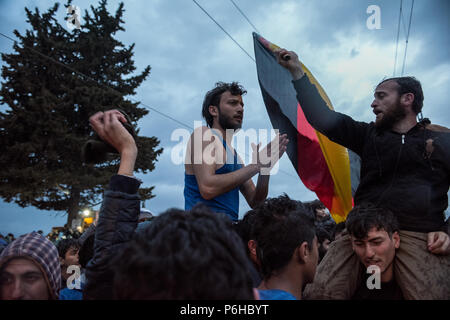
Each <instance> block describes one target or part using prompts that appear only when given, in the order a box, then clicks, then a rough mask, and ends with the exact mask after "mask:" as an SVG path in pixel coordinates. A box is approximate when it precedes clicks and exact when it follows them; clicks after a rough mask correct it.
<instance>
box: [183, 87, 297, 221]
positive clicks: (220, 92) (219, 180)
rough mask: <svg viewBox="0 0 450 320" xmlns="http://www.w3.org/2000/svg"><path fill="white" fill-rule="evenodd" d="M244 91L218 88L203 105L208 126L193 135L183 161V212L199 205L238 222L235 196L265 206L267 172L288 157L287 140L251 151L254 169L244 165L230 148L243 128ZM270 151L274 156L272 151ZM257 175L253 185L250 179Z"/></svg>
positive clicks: (280, 136)
mask: <svg viewBox="0 0 450 320" xmlns="http://www.w3.org/2000/svg"><path fill="white" fill-rule="evenodd" d="M246 92H247V91H246V90H245V89H244V88H243V87H242V86H241V85H239V84H238V83H237V82H232V83H224V82H218V83H216V86H215V87H214V88H213V89H212V90H210V91H208V93H207V94H206V96H205V99H204V101H203V107H202V115H203V117H204V118H205V120H206V123H207V126H202V127H199V128H196V129H195V130H194V132H193V133H192V135H191V137H190V139H189V142H188V146H187V152H186V160H185V186H184V198H185V209H186V210H189V209H190V208H192V207H193V206H194V205H195V204H197V203H199V202H202V203H204V204H206V205H207V206H208V207H210V208H211V209H212V210H213V211H215V212H223V213H225V214H227V215H228V216H229V217H230V218H231V219H232V220H233V221H237V220H238V218H239V191H240V192H241V193H242V195H243V196H244V197H245V199H246V201H247V202H248V204H249V205H250V207H251V208H254V207H255V206H256V205H257V204H258V203H261V202H262V201H264V200H265V199H266V197H267V193H268V187H269V174H268V171H270V168H271V167H273V166H274V165H275V163H276V162H277V161H278V159H279V158H280V157H281V156H282V155H283V153H284V152H285V151H286V146H287V143H288V139H287V135H286V134H283V135H278V136H277V137H275V139H274V140H273V141H272V142H270V143H269V144H268V145H267V146H266V147H265V148H264V149H263V150H261V151H260V150H259V146H258V147H256V146H255V145H252V147H253V157H252V159H253V160H252V163H250V164H248V165H244V164H243V162H242V159H240V157H239V156H238V155H237V153H236V151H235V150H234V149H233V147H232V146H231V140H232V138H233V135H234V134H235V133H236V132H237V131H238V130H239V129H240V128H241V127H242V121H243V119H244V102H243V100H242V96H243V95H244V94H245V93H246ZM272 149H273V150H272ZM256 174H259V176H258V181H257V183H256V186H255V184H254V183H253V181H252V179H251V178H252V177H253V176H255V175H256Z"/></svg>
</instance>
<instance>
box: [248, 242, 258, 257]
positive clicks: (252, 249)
mask: <svg viewBox="0 0 450 320" xmlns="http://www.w3.org/2000/svg"><path fill="white" fill-rule="evenodd" d="M256 246H257V244H256V241H255V240H252V239H250V240H248V242H247V247H248V251H250V254H251V255H252V256H255V257H256V256H257V255H256Z"/></svg>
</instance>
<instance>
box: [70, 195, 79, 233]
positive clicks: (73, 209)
mask: <svg viewBox="0 0 450 320" xmlns="http://www.w3.org/2000/svg"><path fill="white" fill-rule="evenodd" d="M79 203H80V189H79V188H77V187H72V190H71V191H70V203H69V210H68V215H67V227H68V228H69V229H72V221H73V220H75V219H77V218H78V217H79V211H80V206H79Z"/></svg>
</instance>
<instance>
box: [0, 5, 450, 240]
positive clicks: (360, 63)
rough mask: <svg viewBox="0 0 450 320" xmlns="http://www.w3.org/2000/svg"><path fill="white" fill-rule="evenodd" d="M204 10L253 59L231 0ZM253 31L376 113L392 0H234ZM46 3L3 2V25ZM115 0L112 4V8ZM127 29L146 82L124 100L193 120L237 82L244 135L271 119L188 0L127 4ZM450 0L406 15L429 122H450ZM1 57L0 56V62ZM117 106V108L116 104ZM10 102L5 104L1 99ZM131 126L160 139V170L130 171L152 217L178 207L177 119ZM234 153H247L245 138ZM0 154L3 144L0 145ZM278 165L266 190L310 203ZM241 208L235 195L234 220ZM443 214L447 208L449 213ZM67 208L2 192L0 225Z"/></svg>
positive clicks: (239, 55)
mask: <svg viewBox="0 0 450 320" xmlns="http://www.w3.org/2000/svg"><path fill="white" fill-rule="evenodd" d="M197 2H198V4H200V5H201V6H202V7H203V8H204V9H205V10H206V11H208V13H209V14H210V15H211V16H212V17H213V18H214V19H216V21H217V22H218V23H219V24H220V25H221V26H222V27H223V28H224V29H225V30H226V31H227V32H228V33H229V34H231V35H232V37H233V38H234V39H235V40H236V41H237V42H238V43H239V44H240V45H241V46H242V47H243V48H244V49H245V50H246V51H247V52H248V53H249V54H250V55H251V56H252V57H254V51H253V38H252V32H253V31H255V30H254V29H253V27H252V26H251V25H250V24H249V23H248V22H247V21H246V20H245V18H244V17H243V16H242V15H241V13H240V12H239V11H238V10H237V9H236V8H235V6H234V5H233V3H232V2H231V1H229V0H209V1H207V0H197ZM234 2H235V3H236V4H237V5H238V6H239V8H240V9H241V10H242V11H243V12H244V13H245V14H246V16H247V17H248V18H249V19H250V21H251V22H252V23H253V25H254V26H255V27H256V28H257V30H258V31H259V32H258V33H259V34H260V35H262V36H263V37H265V38H266V39H267V40H269V41H271V42H273V43H275V44H277V45H279V46H281V47H284V48H287V49H289V50H294V51H296V52H297V53H298V55H299V57H300V59H301V60H302V62H303V63H304V64H305V65H306V66H307V67H308V68H309V69H310V70H311V72H312V73H313V74H314V76H315V77H316V79H317V80H318V81H319V82H320V83H321V85H322V87H323V88H324V89H325V90H326V92H327V94H328V96H329V97H330V99H331V102H332V104H333V106H334V109H335V110H337V111H339V112H343V113H346V114H348V115H350V116H351V117H353V118H354V119H356V120H359V121H367V122H370V121H373V120H374V118H375V116H374V114H373V113H372V108H371V107H370V104H371V102H372V100H373V90H374V88H375V86H376V85H377V84H378V83H379V82H380V81H381V80H382V79H383V78H385V77H391V76H393V72H394V64H395V62H394V58H395V52H396V43H397V42H396V39H397V24H398V16H399V8H400V0H386V1H376V0H339V1H338V0H314V1H313V0H295V1H294V0H278V1H270V0H258V1H255V0H234ZM91 3H95V4H96V2H93V1H82V0H74V1H73V5H76V6H79V7H80V9H81V11H82V12H83V15H84V10H90V7H89V6H90V4H91ZM411 3H412V0H404V1H403V18H404V19H403V22H402V24H401V28H400V37H399V42H398V54H397V63H396V66H397V67H396V71H397V72H396V74H395V75H396V76H400V74H401V69H402V65H403V58H404V53H405V38H406V32H407V29H408V23H409V16H410V10H411ZM53 4H54V1H7V0H0V21H1V22H0V24H1V26H0V32H2V33H4V34H6V35H8V36H10V37H12V38H15V36H14V34H13V30H14V29H17V30H18V31H19V32H20V33H21V34H23V33H24V31H25V30H27V29H30V26H29V25H28V24H27V23H26V15H25V10H24V7H28V8H29V9H31V10H34V8H35V7H38V8H39V10H40V11H41V13H43V12H45V11H47V9H49V8H50V7H51V6H52V5H53ZM64 4H65V2H60V8H59V11H58V13H57V19H58V21H59V22H60V23H61V24H62V25H63V26H66V21H65V20H64V17H65V16H66V12H65V10H66V9H65V7H64ZM118 4H119V2H118V1H109V2H108V8H109V10H110V12H111V13H114V12H115V11H116V9H117V8H118ZM370 5H376V6H378V7H379V8H380V13H381V16H380V17H381V19H380V22H381V25H380V26H381V28H380V29H369V28H368V27H367V24H366V21H367V19H368V18H369V17H370V16H371V14H372V13H367V12H366V10H367V8H368V7H369V6H370ZM123 20H124V21H125V24H124V25H123V26H124V28H125V31H124V32H120V33H118V34H116V37H117V38H118V39H119V40H120V41H122V42H123V43H124V44H125V45H126V46H127V45H130V44H132V43H135V49H134V58H135V64H136V67H137V72H141V71H142V70H143V69H144V68H145V66H147V65H150V66H151V68H152V69H151V73H150V76H149V77H148V78H147V80H146V81H145V82H144V83H143V84H142V85H141V86H140V87H139V88H138V89H137V94H136V95H135V96H134V97H132V98H133V99H134V100H137V101H141V102H143V103H145V104H146V105H148V106H151V107H152V108H155V109H157V110H159V111H160V112H163V113H164V114H166V115H168V116H170V117H173V118H175V119H177V120H178V121H181V122H183V123H185V124H186V125H188V126H190V127H194V121H202V117H201V105H202V101H203V98H204V95H205V93H206V92H207V91H208V90H210V89H211V88H212V87H213V86H214V84H215V82H217V81H226V82H230V81H239V82H240V83H241V84H242V85H243V86H244V87H245V88H246V89H247V91H248V93H247V95H245V96H244V97H243V98H244V103H245V108H244V121H243V127H242V129H243V131H245V130H248V129H251V128H253V129H256V130H258V129H267V130H270V129H271V128H272V127H271V124H270V121H269V117H268V115H267V112H266V110H265V107H264V102H263V99H262V96H261V90H260V88H259V84H258V80H257V74H256V66H255V63H254V61H252V59H251V58H249V57H248V56H247V54H246V53H244V52H243V51H242V50H241V49H240V48H239V47H238V46H237V45H236V44H235V43H234V42H233V41H232V40H231V39H230V38H229V37H228V36H227V35H226V34H225V33H224V32H223V31H222V30H221V29H220V28H219V27H218V26H217V25H216V24H215V23H214V22H213V21H212V20H211V19H210V18H209V17H208V16H207V15H206V14H205V13H204V12H203V11H202V10H201V9H200V8H199V7H198V6H197V5H196V3H195V2H194V1H191V0H165V1H164V0H148V1H144V0H130V1H125V13H124V16H123ZM449 31H450V1H448V0H442V1H438V0H416V1H415V2H414V10H413V14H412V21H411V28H410V36H409V43H408V50H407V55H406V61H405V72H404V75H413V76H415V77H416V78H417V79H419V80H420V81H421V83H422V87H423V91H424V96H425V100H424V108H423V115H424V117H427V118H430V119H431V121H432V122H433V123H436V124H439V125H443V126H446V127H450V112H449V111H448V108H449V107H448V102H446V100H445V99H446V97H447V94H448V91H449V89H450V55H449V53H450V43H449V36H448V34H449ZM12 46H13V43H12V42H11V41H10V40H8V39H5V38H3V37H0V51H1V52H2V53H11V52H13V50H12ZM2 65H3V61H2ZM112 107H113V106H112ZM0 110H2V111H4V110H6V106H0ZM149 111H150V112H149V114H148V115H146V116H145V117H143V118H142V119H141V120H140V121H139V122H138V126H139V128H140V129H141V130H140V135H144V136H156V137H157V138H158V139H159V140H160V141H161V143H160V146H161V147H163V148H164V152H163V154H162V155H161V156H160V157H159V159H158V162H156V169H155V170H154V171H153V172H151V173H149V174H146V175H139V174H138V175H137V176H138V177H139V178H140V179H142V180H143V184H142V186H143V187H148V186H155V189H154V191H153V193H154V194H155V195H156V197H155V198H153V199H151V200H150V201H147V202H146V207H147V208H148V209H150V210H151V211H152V212H154V213H155V214H158V213H161V212H163V211H164V210H166V209H168V208H170V207H179V208H183V207H184V197H183V187H184V166H183V164H182V163H180V164H177V163H175V161H173V157H172V156H171V155H172V150H173V149H174V148H175V150H179V146H180V145H179V143H180V141H178V140H177V141H172V139H171V136H172V134H173V133H174V131H175V130H177V129H182V128H183V127H182V126H181V125H180V124H179V123H177V122H175V121H172V120H170V119H168V118H167V117H164V116H162V115H160V114H158V113H156V112H154V111H152V110H149ZM236 147H237V151H238V153H239V154H240V155H241V157H242V158H244V159H246V158H247V157H246V156H245V153H250V151H249V149H248V148H247V149H246V146H245V145H237V146H236ZM2 152H8V150H3V149H2ZM279 169H280V170H279V171H278V173H277V174H275V175H273V176H272V177H271V180H270V186H269V196H272V197H275V196H278V195H280V194H282V193H283V192H285V193H287V194H288V195H289V196H290V197H291V198H293V199H296V200H301V201H309V200H313V199H315V198H316V196H315V194H314V193H312V192H310V191H309V190H307V189H306V188H305V187H304V186H303V184H302V183H301V181H300V179H299V178H298V176H297V174H296V172H295V170H294V168H293V166H292V164H291V163H290V161H289V159H288V157H287V155H284V156H283V158H282V159H281V160H280V163H279ZM248 209H249V206H248V205H247V203H246V201H245V199H244V198H243V197H242V196H241V198H240V212H239V214H240V216H241V217H242V215H243V214H245V212H246V211H247V210H248ZM447 212H448V211H447ZM66 220H67V216H66V215H65V212H51V211H39V210H37V209H35V208H33V207H28V208H21V207H19V206H18V205H16V204H14V203H5V202H3V201H1V200H0V233H1V234H4V235H5V234H7V233H9V232H12V233H14V234H15V235H16V236H18V235H20V234H23V233H26V232H30V231H33V230H43V231H44V233H45V234H47V233H48V232H49V231H50V230H51V227H53V226H63V225H64V223H65V222H66Z"/></svg>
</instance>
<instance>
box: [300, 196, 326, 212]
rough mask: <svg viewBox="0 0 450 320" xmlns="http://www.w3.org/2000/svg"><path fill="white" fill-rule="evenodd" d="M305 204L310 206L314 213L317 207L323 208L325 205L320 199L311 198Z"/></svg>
mask: <svg viewBox="0 0 450 320" xmlns="http://www.w3.org/2000/svg"><path fill="white" fill-rule="evenodd" d="M305 204H306V205H308V206H310V207H311V210H312V211H313V212H314V214H315V213H316V210H317V209H325V208H326V207H325V205H324V204H323V203H322V202H321V201H320V200H317V199H316V200H313V201H310V202H307V203H305Z"/></svg>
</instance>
